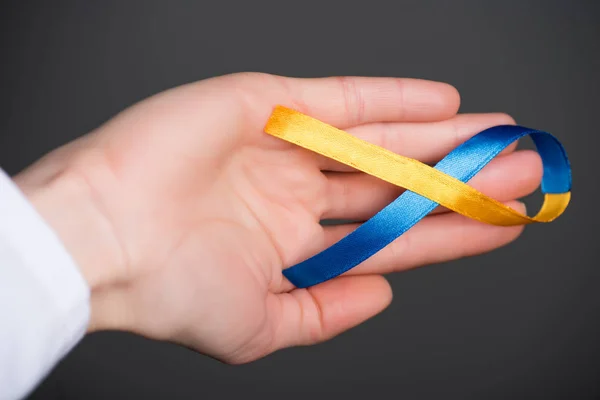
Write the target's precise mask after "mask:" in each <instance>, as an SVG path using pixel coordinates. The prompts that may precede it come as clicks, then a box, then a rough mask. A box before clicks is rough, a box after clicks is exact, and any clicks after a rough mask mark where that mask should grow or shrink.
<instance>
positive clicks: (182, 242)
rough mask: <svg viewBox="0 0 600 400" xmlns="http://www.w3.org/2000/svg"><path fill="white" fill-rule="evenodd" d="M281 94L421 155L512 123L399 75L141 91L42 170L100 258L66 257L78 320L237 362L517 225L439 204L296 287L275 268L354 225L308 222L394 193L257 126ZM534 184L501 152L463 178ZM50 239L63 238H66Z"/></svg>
mask: <svg viewBox="0 0 600 400" xmlns="http://www.w3.org/2000/svg"><path fill="white" fill-rule="evenodd" d="M277 104H281V105H284V106H287V107H290V108H294V109H297V110H299V111H301V112H303V113H306V114H309V115H311V116H313V117H315V118H318V119H320V120H322V121H324V122H327V123H330V124H332V125H334V126H336V127H338V128H341V129H344V130H346V131H348V132H349V133H351V134H354V135H356V136H359V137H361V138H363V139H365V140H368V141H370V142H372V143H375V144H377V145H380V146H383V147H386V148H388V149H390V150H392V151H394V152H397V153H399V154H402V155H406V156H409V157H413V158H417V159H420V160H421V161H424V162H428V163H432V162H435V161H436V160H438V159H440V158H441V157H443V156H444V155H445V154H446V153H448V152H449V151H450V150H451V149H453V148H454V147H456V146H457V145H458V144H459V143H461V142H462V141H464V140H466V139H467V138H468V137H470V136H472V135H474V134H475V133H477V132H479V131H481V130H483V129H485V128H487V127H489V126H493V125H499V124H507V123H513V121H512V119H511V118H510V117H508V116H506V115H504V114H479V115H469V114H464V115H456V112H457V110H458V106H459V97H458V94H457V92H456V90H455V89H454V88H452V87H451V86H449V85H446V84H442V83H435V82H428V81H421V80H411V79H392V78H348V77H344V78H320V79H294V78H284V77H277V76H273V75H267V74H235V75H229V76H224V77H219V78H214V79H210V80H206V81H202V82H199V83H195V84H190V85H186V86H183V87H179V88H175V89H172V90H170V91H167V92H164V93H161V94H159V95H157V96H154V97H152V98H150V99H148V100H145V101H143V102H141V103H139V104H137V105H135V106H133V107H131V108H130V109H128V110H126V111H125V112H123V113H121V114H120V115H118V116H116V117H115V118H114V119H112V120H111V121H109V122H108V123H107V124H105V125H103V126H101V127H100V128H98V129H97V130H96V131H95V132H93V133H91V134H90V135H88V136H85V137H83V138H82V139H80V140H78V141H76V142H73V143H71V144H69V145H67V146H65V147H64V148H61V149H59V150H57V151H55V152H54V153H51V154H50V155H49V156H48V157H47V158H46V159H45V160H43V161H42V163H41V164H40V165H43V163H44V162H45V163H47V164H59V165H61V167H55V168H64V169H65V170H68V171H69V172H70V173H68V174H65V175H69V176H74V177H77V179H78V180H79V181H80V182H84V183H83V185H85V187H86V190H87V193H88V198H89V201H90V204H93V207H91V208H92V209H93V210H94V211H93V212H94V213H96V214H97V217H96V218H95V219H93V218H90V219H91V220H92V219H93V220H95V221H96V222H97V225H98V228H97V229H93V228H90V229H89V232H103V234H102V235H97V236H98V237H95V238H89V239H90V240H92V242H94V243H103V246H96V247H97V249H103V250H102V251H100V250H96V251H95V252H91V251H87V252H86V253H85V254H84V253H83V252H82V251H81V250H74V252H75V253H76V254H75V258H76V259H77V261H78V262H79V264H80V265H82V268H83V269H84V270H86V271H89V270H92V269H93V270H94V272H86V274H87V275H86V276H91V277H92V278H91V281H92V287H93V295H92V323H91V325H90V330H99V329H123V330H129V331H133V332H137V333H139V334H142V335H145V336H147V337H151V338H155V339H163V340H169V341H174V342H177V343H180V344H183V345H185V346H188V347H192V348H194V349H196V350H198V351H200V352H202V353H205V354H208V355H210V356H212V357H215V358H218V359H220V360H223V361H226V362H231V363H240V362H247V361H251V360H254V359H256V358H259V357H261V356H264V355H265V354H268V353H270V352H273V351H275V350H277V349H280V348H283V347H288V346H294V345H305V344H312V343H316V342H320V341H323V340H325V339H328V338H331V337H332V336H334V335H336V334H338V333H340V332H342V331H344V330H346V329H348V328H350V327H352V326H354V325H356V324H358V323H360V322H362V321H364V320H366V319H367V318H369V317H371V316H373V315H375V314H376V313H378V312H380V311H381V310H382V309H384V308H385V307H386V306H387V305H388V304H389V302H390V301H391V290H390V287H389V285H388V283H387V281H386V280H385V279H384V278H383V277H382V276H381V275H382V274H385V273H389V272H393V271H399V270H403V269H406V268H410V267H415V266H419V265H424V264H428V263H434V262H441V261H445V260H450V259H455V258H459V257H463V256H467V255H473V254H477V253H481V252H484V251H489V250H492V249H494V248H497V247H499V246H502V245H504V244H507V243H509V242H510V241H512V240H513V239H515V238H516V237H517V236H518V235H519V233H520V232H521V228H520V227H496V226H489V225H484V224H481V223H478V222H474V221H471V220H468V219H466V218H464V217H462V216H460V215H457V214H453V213H448V212H445V210H443V209H438V210H436V211H435V212H434V213H433V214H432V215H431V216H428V217H426V218H425V219H424V220H423V221H421V222H420V223H419V224H417V225H416V226H415V227H414V228H413V229H411V230H410V231H409V232H407V233H406V234H405V235H403V236H402V237H401V238H399V239H398V240H396V241H395V242H394V243H392V244H391V245H389V246H388V247H386V248H385V249H384V250H382V251H381V252H379V253H378V254H377V255H375V256H374V257H372V258H371V259H369V260H367V261H365V262H364V263H363V264H361V265H359V266H358V267H356V268H354V269H352V270H350V271H348V272H347V273H346V274H344V275H343V276H340V277H338V278H335V279H333V280H331V281H328V282H325V283H323V284H320V285H317V286H315V287H312V288H309V289H295V288H294V287H293V285H292V284H290V283H289V282H288V281H287V280H286V279H285V278H284V277H283V274H282V270H283V269H285V268H287V267H289V266H291V265H293V264H295V263H297V262H299V261H302V260H303V259H305V258H308V257H310V256H311V255H313V254H315V253H316V252H318V251H320V250H322V249H324V248H325V247H327V246H329V245H331V244H333V243H334V242H336V241H337V240H339V239H341V238H342V237H343V236H344V235H346V234H348V233H349V232H351V231H352V230H353V229H355V228H356V226H357V225H356V224H355V223H344V224H338V225H322V224H321V223H320V222H321V221H323V220H324V219H334V220H340V219H341V220H354V221H361V220H365V219H367V218H369V217H370V216H371V215H373V214H375V213H376V212H377V211H379V210H380V209H381V208H383V207H384V206H385V205H386V204H388V203H389V202H391V201H392V200H393V199H395V198H396V197H397V196H398V195H399V194H400V193H401V191H402V189H400V188H397V187H394V186H392V185H390V184H388V183H385V182H382V181H379V180H377V179H375V178H373V177H370V176H368V175H365V174H363V173H359V172H357V171H353V170H351V169H350V168H348V167H346V166H343V165H341V164H338V163H336V162H334V161H332V160H329V159H326V158H323V157H321V156H318V155H316V154H314V153H311V152H308V151H306V150H304V149H301V148H299V147H296V146H293V145H291V144H289V143H286V142H283V141H281V140H278V139H276V138H274V137H271V136H269V135H267V134H265V133H264V132H263V128H264V126H265V123H266V121H267V119H268V117H269V115H270V113H271V111H272V110H273V107H274V106H275V105H277ZM27 174H28V172H27V171H25V172H24V173H23V174H22V175H23V176H22V177H21V178H20V180H21V182H23V186H24V187H26V186H27V182H28V180H31V179H32V178H30V177H28V176H27ZM30 176H34V173H30ZM540 179H541V164H540V161H539V159H538V157H537V155H536V154H535V153H533V152H529V151H524V152H523V151H519V152H515V151H514V146H513V147H511V148H510V149H508V150H507V151H505V152H504V153H503V155H502V156H500V157H499V158H498V159H496V160H494V161H492V163H490V164H489V165H488V166H487V167H486V168H485V169H484V170H483V171H482V172H481V173H480V174H479V175H478V176H477V177H476V178H474V179H473V180H472V182H471V184H472V185H473V186H475V187H476V188H478V189H479V190H481V191H482V192H484V193H486V194H488V195H490V196H492V197H495V198H497V199H499V200H501V201H511V200H514V199H516V198H519V197H522V196H524V195H527V194H529V193H530V192H532V191H533V190H535V188H536V187H537V185H538V184H539V181H540ZM511 206H512V207H515V208H517V209H518V208H519V207H521V206H520V205H519V204H511ZM100 226H102V227H100ZM57 230H58V231H59V233H61V232H65V231H64V230H61V229H59V228H57ZM90 234H91V233H90ZM61 237H62V238H63V241H64V242H65V243H66V245H67V247H68V248H69V243H75V242H76V240H80V239H74V238H73V239H69V237H68V234H67V233H62V234H61ZM71 247H72V248H75V247H77V248H78V249H79V248H81V246H75V245H73V246H71ZM90 265H94V267H93V268H91V267H89V266H90ZM86 266H87V267H86Z"/></svg>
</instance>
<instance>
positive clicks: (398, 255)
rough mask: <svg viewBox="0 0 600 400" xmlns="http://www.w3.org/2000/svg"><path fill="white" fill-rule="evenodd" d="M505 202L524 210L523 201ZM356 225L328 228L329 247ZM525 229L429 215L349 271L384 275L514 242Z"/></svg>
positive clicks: (464, 218) (447, 216) (326, 239)
mask: <svg viewBox="0 0 600 400" xmlns="http://www.w3.org/2000/svg"><path fill="white" fill-rule="evenodd" d="M505 204H507V205H508V206H509V207H512V208H514V209H515V210H517V211H520V212H525V206H524V205H523V203H520V202H517V201H512V202H507V203H505ZM357 227H358V224H347V225H336V226H329V227H326V228H325V243H326V246H330V245H332V244H334V243H335V242H337V241H339V240H340V239H342V237H344V236H346V235H347V234H349V233H350V232H352V231H353V230H355V229H356V228H357ZM522 231H523V226H510V227H503V226H495V225H488V224H483V223H481V222H478V221H475V220H472V219H469V218H466V217H464V216H462V215H459V214H456V213H445V214H441V215H434V216H429V217H426V218H424V219H423V220H421V221H420V222H419V223H417V224H416V225H415V226H414V227H412V228H411V229H410V230H408V231H407V232H406V233H405V234H403V235H402V236H400V237H399V238H398V239H396V240H395V241H393V242H392V243H390V244H389V245H388V246H386V247H385V248H383V249H382V250H381V251H380V252H378V253H377V254H375V255H374V256H373V257H371V258H369V259H367V260H366V261H364V262H363V263H362V264H360V265H358V266H356V267H355V268H353V269H351V270H349V271H348V272H346V274H348V275H357V274H373V273H377V274H384V273H390V272H396V271H403V270H406V269H409V268H414V267H418V266H422V265H426V264H433V263H439V262H443V261H449V260H456V259H459V258H462V257H467V256H472V255H476V254H481V253H484V252H488V251H491V250H494V249H497V248H499V247H502V246H504V245H506V244H508V243H510V242H512V241H513V240H515V239H516V238H517V237H518V236H519V235H520V234H521V232H522Z"/></svg>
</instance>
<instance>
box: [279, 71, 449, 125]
mask: <svg viewBox="0 0 600 400" xmlns="http://www.w3.org/2000/svg"><path fill="white" fill-rule="evenodd" d="M282 79H284V81H285V82H284V84H285V85H286V86H287V88H288V92H289V94H290V97H291V98H290V101H291V103H292V104H291V107H294V106H295V108H296V109H297V110H298V111H300V112H303V113H305V114H308V115H310V116H311V117H313V118H317V119H320V120H321V121H323V122H326V123H328V124H330V125H334V126H336V127H337V128H340V129H344V128H348V127H352V126H357V125H362V124H366V123H373V122H429V121H442V120H445V119H448V118H451V117H452V116H454V115H455V114H456V113H457V111H458V108H459V105H460V96H459V94H458V91H457V90H456V89H455V88H454V87H453V86H451V85H449V84H447V83H442V82H435V81H428V80H422V79H411V78H382V77H353V76H339V77H328V78H282Z"/></svg>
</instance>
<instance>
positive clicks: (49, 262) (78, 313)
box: [0, 170, 90, 400]
mask: <svg viewBox="0 0 600 400" xmlns="http://www.w3.org/2000/svg"><path fill="white" fill-rule="evenodd" d="M89 296H90V291H89V288H88V286H87V283H86V282H85V280H84V279H83V277H82V275H81V273H80V272H79V269H78V268H77V266H76V265H75V263H74V261H73V259H72V258H71V256H70V255H69V254H68V253H67V251H66V250H65V248H64V246H63V245H62V243H61V242H60V240H59V239H58V237H57V236H56V235H55V234H54V232H53V231H52V230H51V229H50V227H49V226H48V225H47V224H46V223H45V222H44V221H43V219H42V218H41V216H40V215H39V214H38V213H37V212H36V211H35V209H34V208H33V206H32V205H31V204H30V203H29V202H28V200H27V199H26V198H25V196H24V195H23V194H22V193H21V192H20V190H19V189H18V188H17V186H16V185H15V184H14V183H13V181H12V180H11V179H10V178H9V177H8V176H7V175H6V174H5V173H4V172H3V171H2V170H0V399H1V400H5V399H6V400H15V399H22V398H24V397H26V396H27V395H29V394H30V393H31V392H32V391H33V389H35V387H36V386H37V384H39V383H40V381H41V380H42V379H44V378H45V377H46V375H47V374H48V373H49V372H50V370H51V369H52V367H54V366H55V365H56V364H57V363H58V362H59V361H60V360H61V359H62V358H63V357H64V356H65V355H66V354H67V352H69V351H70V350H71V349H72V348H73V347H74V346H75V345H76V344H77V342H78V341H79V340H80V339H81V338H82V337H83V335H84V334H85V331H86V327H87V324H88V320H89V313H90V310H89Z"/></svg>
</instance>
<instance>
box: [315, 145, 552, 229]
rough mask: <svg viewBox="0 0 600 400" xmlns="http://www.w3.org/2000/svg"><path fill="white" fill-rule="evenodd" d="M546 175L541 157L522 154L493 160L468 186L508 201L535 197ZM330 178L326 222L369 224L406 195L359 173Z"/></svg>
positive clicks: (329, 174) (533, 152) (333, 174)
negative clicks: (340, 221)
mask: <svg viewBox="0 0 600 400" xmlns="http://www.w3.org/2000/svg"><path fill="white" fill-rule="evenodd" d="M542 173H543V167H542V162H541V159H540V156H539V155H538V153H536V152H535V151H532V150H522V151H517V152H514V153H511V154H508V155H505V156H500V157H497V158H495V159H493V160H492V161H491V162H490V163H489V164H488V165H486V166H485V167H484V168H483V169H482V170H481V172H479V173H478V174H476V175H475V176H474V177H473V178H472V179H471V180H470V181H469V182H468V184H469V186H472V187H474V188H475V189H477V190H479V191H480V192H482V193H484V194H486V195H488V196H490V197H492V198H494V199H496V200H499V201H508V200H513V199H517V198H520V197H524V196H527V195H529V194H531V193H533V192H534V191H535V190H536V189H537V188H538V186H539V185H540V182H541V179H542ZM326 175H327V178H328V186H327V194H326V196H327V199H326V200H325V204H326V208H325V212H324V214H323V215H322V217H321V218H322V219H351V220H366V219H368V218H370V217H372V216H373V215H374V214H375V213H377V212H378V211H379V210H381V209H382V208H384V207H385V206H387V205H388V204H389V203H391V202H392V201H394V200H395V199H396V198H397V197H398V196H400V194H402V192H403V191H404V189H402V188H400V187H398V186H395V185H392V184H391V183H388V182H385V181H383V180H381V179H378V178H376V177H374V176H370V175H367V174H363V173H359V172H355V173H341V172H330V173H328V174H326ZM444 210H446V211H447V209H445V208H443V207H438V208H436V210H435V211H434V212H441V211H444Z"/></svg>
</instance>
